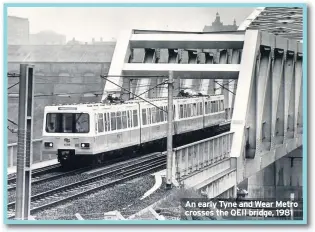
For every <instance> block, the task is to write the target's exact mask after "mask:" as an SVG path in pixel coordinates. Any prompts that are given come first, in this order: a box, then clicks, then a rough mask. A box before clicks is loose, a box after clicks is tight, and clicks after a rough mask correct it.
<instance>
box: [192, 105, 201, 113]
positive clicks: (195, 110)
mask: <svg viewBox="0 0 315 232" xmlns="http://www.w3.org/2000/svg"><path fill="white" fill-rule="evenodd" d="M198 112H199V110H198V108H197V104H196V103H194V104H193V107H192V116H196V115H197V114H198Z"/></svg>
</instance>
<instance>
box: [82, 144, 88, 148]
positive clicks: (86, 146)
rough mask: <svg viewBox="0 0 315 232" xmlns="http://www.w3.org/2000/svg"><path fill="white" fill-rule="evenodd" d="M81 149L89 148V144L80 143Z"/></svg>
mask: <svg viewBox="0 0 315 232" xmlns="http://www.w3.org/2000/svg"><path fill="white" fill-rule="evenodd" d="M81 148H90V144H89V143H81Z"/></svg>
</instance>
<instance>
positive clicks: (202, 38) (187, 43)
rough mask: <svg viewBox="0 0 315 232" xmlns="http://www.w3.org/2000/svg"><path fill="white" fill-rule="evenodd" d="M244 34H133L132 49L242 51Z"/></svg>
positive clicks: (131, 39) (131, 38)
mask: <svg viewBox="0 0 315 232" xmlns="http://www.w3.org/2000/svg"><path fill="white" fill-rule="evenodd" d="M244 39H245V37H244V33H238V34H236V33H216V34H214V33H213V34H211V33H209V34H197V33H196V34H194V33H191V34H133V35H132V36H131V37H130V46H131V47H132V48H182V49H207V48H218V49H225V48H233V49H242V48H243V44H244Z"/></svg>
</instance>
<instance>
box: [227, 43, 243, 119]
mask: <svg viewBox="0 0 315 232" xmlns="http://www.w3.org/2000/svg"><path fill="white" fill-rule="evenodd" d="M240 54H241V52H240V50H235V49H234V50H232V56H231V62H230V63H231V64H239V63H240V58H241V56H240ZM237 81H238V80H229V90H230V92H229V93H228V94H229V115H228V119H231V118H232V115H233V109H234V102H235V96H236V87H237Z"/></svg>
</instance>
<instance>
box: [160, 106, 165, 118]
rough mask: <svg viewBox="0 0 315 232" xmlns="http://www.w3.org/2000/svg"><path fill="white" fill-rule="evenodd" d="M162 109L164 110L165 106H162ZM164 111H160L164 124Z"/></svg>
mask: <svg viewBox="0 0 315 232" xmlns="http://www.w3.org/2000/svg"><path fill="white" fill-rule="evenodd" d="M162 109H163V110H164V106H162ZM162 109H160V111H159V113H160V119H161V122H164V111H163V110H162Z"/></svg>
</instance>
